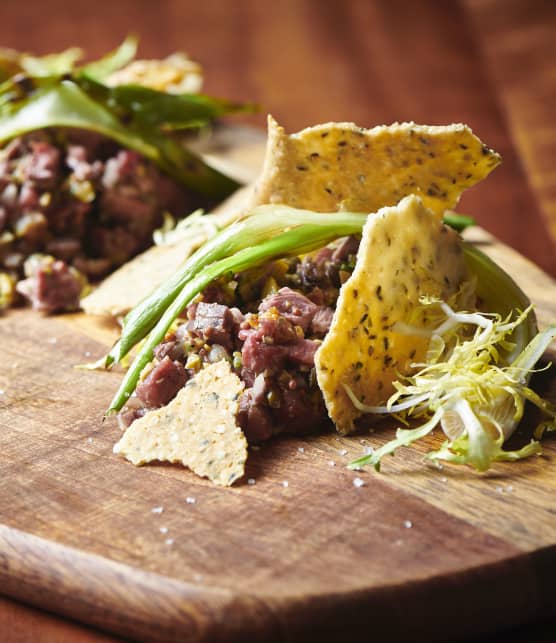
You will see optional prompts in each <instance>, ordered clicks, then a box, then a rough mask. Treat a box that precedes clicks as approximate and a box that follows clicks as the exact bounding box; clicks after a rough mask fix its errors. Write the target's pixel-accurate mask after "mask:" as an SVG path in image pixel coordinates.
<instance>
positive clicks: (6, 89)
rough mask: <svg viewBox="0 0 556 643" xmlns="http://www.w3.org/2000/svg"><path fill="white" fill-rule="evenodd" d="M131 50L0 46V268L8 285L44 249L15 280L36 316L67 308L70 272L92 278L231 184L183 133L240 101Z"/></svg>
mask: <svg viewBox="0 0 556 643" xmlns="http://www.w3.org/2000/svg"><path fill="white" fill-rule="evenodd" d="M136 48H137V42H136V40H135V39H134V38H127V39H126V40H125V41H124V42H123V43H122V45H121V46H120V47H119V48H118V49H116V50H115V51H114V52H112V53H110V54H108V55H107V56H105V57H104V58H102V59H100V60H98V61H95V62H92V63H88V64H83V65H79V64H78V60H79V59H80V58H81V55H82V53H81V51H80V50H77V49H70V50H67V51H65V52H62V53H60V54H53V55H50V56H44V57H35V56H30V55H29V54H19V53H17V52H13V51H5V50H4V51H2V52H0V77H1V78H2V79H3V82H2V84H1V85H0V146H1V147H2V149H0V186H2V190H1V191H0V272H1V273H2V274H5V275H8V276H9V277H10V278H12V279H13V280H15V281H16V282H17V281H19V280H21V279H22V277H24V274H23V272H24V271H23V263H24V261H25V259H26V258H27V257H29V256H30V255H33V254H37V255H48V256H49V257H50V258H49V259H48V262H47V263H46V264H45V265H43V266H39V268H38V269H37V271H36V274H34V275H33V276H32V277H30V278H28V281H27V283H26V284H25V285H23V286H22V287H20V286H19V285H17V286H16V288H17V291H19V292H20V293H22V294H24V295H25V296H26V297H27V298H29V299H30V300H31V302H32V303H33V305H34V307H35V308H37V309H39V310H42V311H44V312H54V311H58V310H65V309H71V308H77V307H78V306H79V296H80V295H81V294H82V291H78V292H77V295H75V294H72V293H73V290H74V289H70V291H71V292H70V291H68V293H69V294H68V296H67V298H66V300H64V298H63V296H62V294H63V290H64V288H63V284H64V283H66V282H69V279H70V278H71V275H72V274H73V273H74V272H75V271H78V272H79V273H80V274H81V275H83V276H86V277H87V278H88V279H90V280H91V281H98V280H99V279H100V278H102V277H104V276H105V275H106V274H108V273H109V272H111V271H112V270H113V269H114V268H115V267H117V266H119V265H121V264H123V263H124V262H125V261H127V260H128V259H129V258H130V257H132V256H133V255H135V254H137V253H138V252H140V251H142V250H144V249H145V248H146V247H147V246H149V245H151V244H152V233H153V230H155V229H156V228H158V227H159V226H160V225H161V223H162V219H163V213H164V212H165V211H169V212H171V213H172V214H173V215H174V216H175V217H178V218H181V217H183V216H184V215H186V214H187V213H188V212H191V211H192V210H194V209H195V206H199V205H204V206H207V205H212V204H214V203H216V202H218V201H219V200H221V199H222V198H224V197H225V196H227V195H229V194H230V193H231V192H233V191H234V190H235V189H237V187H238V184H237V183H236V181H234V180H232V179H231V178H229V177H227V176H224V175H223V174H222V173H220V172H218V171H217V170H215V169H213V168H212V167H210V166H208V165H207V164H206V163H205V162H204V161H203V160H202V159H201V158H200V157H199V156H197V155H196V154H194V153H193V152H192V151H191V150H190V149H189V148H188V145H187V136H188V135H190V134H189V133H190V132H191V131H195V130H199V128H203V127H206V126H207V125H209V124H210V123H212V122H213V121H214V119H216V118H218V117H219V116H221V115H223V114H227V113H235V112H239V111H245V110H250V109H252V108H251V106H248V105H241V104H238V103H232V102H230V101H226V100H221V99H216V98H211V97H209V96H206V95H203V94H200V93H198V91H199V87H200V80H201V75H200V67H199V66H198V65H197V64H196V63H193V62H192V61H189V59H187V58H186V57H184V56H183V55H182V56H174V57H170V58H168V59H166V60H164V61H134V62H131V61H132V59H133V58H134V56H135V52H136ZM156 79H158V81H156ZM176 92H177V93H176ZM52 258H53V259H54V260H56V261H59V262H61V263H60V264H56V265H57V267H58V269H59V270H58V271H54V272H53V271H52V270H50V265H51V264H52ZM34 265H38V263H37V261H36V260H34ZM46 272H48V273H49V275H50V278H49V280H48V285H46V281H47V280H46V279H45V278H44V274H45V273H46ZM58 274H60V278H59V279H57V275H58ZM75 285H77V281H75ZM70 295H71V296H70Z"/></svg>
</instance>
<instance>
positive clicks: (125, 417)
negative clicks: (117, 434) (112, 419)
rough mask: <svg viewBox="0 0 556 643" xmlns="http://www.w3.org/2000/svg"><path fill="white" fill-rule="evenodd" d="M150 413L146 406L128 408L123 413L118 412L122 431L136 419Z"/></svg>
mask: <svg viewBox="0 0 556 643" xmlns="http://www.w3.org/2000/svg"><path fill="white" fill-rule="evenodd" d="M147 413H148V411H147V409H146V408H145V407H144V406H141V407H133V408H127V409H125V410H123V411H122V412H121V413H118V425H119V427H120V429H122V431H124V430H125V429H127V428H128V427H129V426H131V424H132V423H133V422H135V420H138V419H139V418H141V417H143V416H144V415H146V414H147Z"/></svg>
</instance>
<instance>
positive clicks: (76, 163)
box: [66, 145, 104, 181]
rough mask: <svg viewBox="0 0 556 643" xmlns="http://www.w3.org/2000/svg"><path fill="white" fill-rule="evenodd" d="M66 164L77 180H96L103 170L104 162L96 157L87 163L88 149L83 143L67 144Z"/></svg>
mask: <svg viewBox="0 0 556 643" xmlns="http://www.w3.org/2000/svg"><path fill="white" fill-rule="evenodd" d="M66 164H67V166H68V167H69V168H71V170H72V171H73V175H74V177H75V178H76V179H77V180H78V181H96V180H97V179H99V178H100V176H101V175H102V173H103V170H104V163H102V161H100V160H98V159H97V160H95V161H93V162H92V163H89V160H88V151H87V148H86V147H85V146H84V145H69V146H68V150H67V154H66Z"/></svg>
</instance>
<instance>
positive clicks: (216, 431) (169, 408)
mask: <svg viewBox="0 0 556 643" xmlns="http://www.w3.org/2000/svg"><path fill="white" fill-rule="evenodd" d="M242 390H243V383H242V382H241V381H240V379H239V378H238V377H237V375H235V373H232V371H231V369H230V365H229V363H228V362H227V361H221V362H217V363H215V364H211V365H210V366H207V367H206V368H204V369H203V370H202V371H200V372H199V373H198V374H197V375H196V376H195V377H194V378H193V379H191V380H190V381H189V382H188V383H187V385H186V386H185V387H184V388H182V389H181V390H180V391H179V393H178V394H177V396H176V397H175V398H174V399H173V400H172V401H171V402H170V403H169V404H167V405H166V406H164V407H162V408H160V409H156V410H154V411H150V412H149V413H147V414H146V415H145V416H143V417H141V418H139V419H137V420H135V422H133V424H131V426H130V427H129V428H128V429H127V430H126V432H125V433H124V435H123V436H122V438H121V439H120V441H119V442H118V443H117V444H116V445H115V446H114V452H115V453H119V454H121V455H123V456H125V457H126V458H127V459H128V460H130V461H131V462H132V463H133V464H135V465H141V464H146V463H147V462H153V461H157V460H160V461H167V462H177V463H181V464H183V465H184V466H186V467H189V468H190V469H191V470H192V471H194V472H195V473H196V474H197V475H199V476H205V477H207V478H209V479H210V480H211V481H212V482H214V483H216V484H218V485H221V486H230V485H231V484H233V483H234V482H235V481H236V480H237V479H238V478H241V477H242V476H243V474H244V467H245V461H246V459H247V440H246V439H245V435H244V434H243V431H242V430H241V428H240V427H239V426H237V424H236V419H235V418H236V415H237V412H238V405H239V397H240V394H241V392H242Z"/></svg>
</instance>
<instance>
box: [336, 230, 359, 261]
mask: <svg viewBox="0 0 556 643" xmlns="http://www.w3.org/2000/svg"><path fill="white" fill-rule="evenodd" d="M357 250H359V239H358V238H357V237H346V238H345V239H343V240H342V242H341V243H340V245H339V246H338V247H337V248H336V249H335V250H334V252H333V253H332V257H331V260H332V261H333V262H334V263H338V264H339V263H342V262H344V261H345V260H346V259H347V258H348V257H349V256H350V255H354V254H357Z"/></svg>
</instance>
